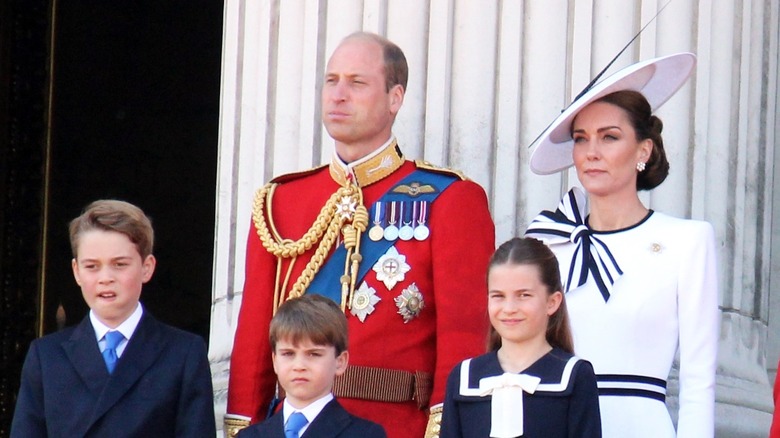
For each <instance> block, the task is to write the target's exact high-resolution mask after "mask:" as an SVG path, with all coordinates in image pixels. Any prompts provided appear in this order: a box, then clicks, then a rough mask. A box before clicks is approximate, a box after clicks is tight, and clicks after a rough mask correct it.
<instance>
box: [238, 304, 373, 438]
mask: <svg viewBox="0 0 780 438" xmlns="http://www.w3.org/2000/svg"><path fill="white" fill-rule="evenodd" d="M269 338H270V341H271V348H272V350H273V351H272V352H271V355H272V359H273V365H274V371H275V372H276V377H277V378H278V379H279V384H280V385H281V386H282V388H284V391H285V393H286V397H285V399H284V405H283V407H282V409H280V410H279V412H277V413H276V414H275V415H273V416H272V417H271V418H269V419H267V420H265V421H264V422H262V423H260V424H257V425H254V426H249V427H247V428H245V429H243V430H242V431H240V432H239V433H238V438H252V437H280V438H281V437H285V438H290V437H293V438H298V437H303V438H385V436H386V435H385V431H384V429H383V428H382V426H380V425H378V424H376V423H373V422H371V421H368V420H364V419H362V418H359V417H356V416H354V415H351V414H350V413H348V412H347V411H346V410H345V409H344V408H342V407H341V405H340V404H339V402H338V401H336V399H335V398H334V397H333V394H332V390H333V381H334V380H335V378H336V376H340V375H342V374H343V373H344V371H345V370H346V368H347V362H348V361H349V353H348V352H347V319H346V317H345V316H344V313H343V312H342V311H341V309H340V308H339V306H338V305H337V304H336V303H334V302H333V301H332V300H330V299H328V298H325V297H323V296H321V295H315V294H306V295H303V296H302V297H300V298H292V299H289V300H287V301H286V302H285V303H284V304H282V305H281V306H280V307H279V310H278V311H277V312H276V315H274V317H273V319H272V320H271V328H270V330H269ZM294 423H297V427H293V424H294ZM290 429H293V430H290Z"/></svg>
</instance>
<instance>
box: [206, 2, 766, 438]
mask: <svg viewBox="0 0 780 438" xmlns="http://www.w3.org/2000/svg"><path fill="white" fill-rule="evenodd" d="M665 3H666V2H665V1H662V0H576V1H572V0H545V1H535V0H525V1H523V0H486V1H474V0H428V1H419V0H290V1H287V0H283V1H282V0H226V2H225V34H224V53H223V77H222V103H221V120H220V127H221V128H220V152H219V158H220V160H219V185H218V187H217V190H218V209H217V211H218V217H217V230H216V235H215V245H216V251H215V278H214V293H213V296H214V306H213V314H212V331H211V343H210V357H211V361H212V370H213V373H214V384H215V392H216V396H217V397H216V398H217V404H218V407H217V416H218V419H219V420H221V415H222V412H224V403H225V391H226V387H227V378H228V372H229V369H228V365H229V356H230V352H231V349H232V337H233V332H234V330H235V324H236V317H237V312H238V307H239V305H240V300H241V288H242V287H243V281H244V266H243V263H244V251H245V245H246V237H247V232H248V228H249V218H250V208H251V203H252V196H253V193H254V191H255V190H256V189H257V188H259V187H261V186H262V185H263V184H264V183H265V182H266V181H267V180H269V179H270V178H272V177H273V176H275V175H278V174H281V173H285V172H290V171H295V170H302V169H305V168H308V167H311V166H314V165H317V164H320V163H322V162H326V161H327V160H328V159H329V157H330V154H331V153H332V150H333V142H332V140H331V139H330V138H329V137H328V135H327V132H326V131H325V130H324V129H323V127H322V125H321V123H320V118H321V113H320V99H319V95H320V90H321V87H322V75H323V71H324V68H325V63H326V62H327V59H328V57H329V56H330V54H331V52H332V51H333V49H334V48H335V47H336V45H337V44H338V42H339V41H340V40H341V38H343V37H344V36H346V35H348V34H349V33H352V32H354V31H357V30H367V31H372V32H377V33H380V34H383V35H386V36H387V37H388V38H390V39H391V40H393V41H394V42H396V43H397V44H399V46H401V48H402V49H403V50H404V52H405V54H406V56H407V59H408V61H409V66H410V75H409V86H408V89H407V94H406V96H405V103H404V106H403V107H402V109H401V112H400V113H399V115H398V118H397V120H396V124H395V128H394V131H395V134H396V135H397V137H398V139H399V143H400V144H401V145H402V147H403V150H404V152H405V153H406V155H407V157H408V158H412V159H416V158H423V159H427V160H429V161H432V162H434V163H436V164H440V165H446V166H451V167H454V168H458V169H460V170H463V171H465V173H466V174H467V175H469V176H470V177H471V178H472V179H474V180H475V181H477V182H478V183H480V184H481V185H483V186H484V187H485V189H486V191H487V193H488V196H489V200H490V203H491V209H492V212H493V216H494V219H495V222H496V231H497V240H498V242H499V243H500V242H502V241H504V240H506V239H508V238H509V237H511V236H514V235H518V234H520V233H522V231H523V230H524V229H525V226H526V225H527V224H528V222H529V221H530V219H531V218H532V217H533V216H534V215H535V214H536V213H537V212H538V211H539V210H541V209H549V208H553V207H554V206H555V205H556V204H557V202H558V199H559V197H560V195H561V194H562V192H564V191H565V190H566V189H567V188H568V187H569V186H570V185H574V184H578V182H577V179H576V174H575V173H574V172H573V171H569V172H565V173H564V174H561V175H552V176H544V177H542V176H537V175H533V174H531V173H530V171H529V170H528V166H527V162H528V158H529V150H528V149H527V146H528V145H529V144H530V143H531V142H532V141H533V140H534V139H535V138H536V136H537V135H538V134H539V133H540V132H541V131H542V130H543V129H544V128H545V127H546V126H547V125H548V124H549V123H550V122H551V121H552V120H553V119H554V118H555V116H556V115H557V114H558V113H559V112H560V111H561V110H562V109H563V108H564V107H565V106H566V105H567V104H568V103H569V102H570V101H571V99H572V98H573V96H575V95H576V94H578V93H579V92H580V90H582V88H583V87H584V86H585V85H586V84H587V83H588V82H589V81H590V79H591V78H592V77H593V76H594V75H595V74H596V73H597V72H598V71H599V70H601V68H602V67H604V66H605V65H606V64H607V63H608V62H609V61H610V60H611V59H612V57H613V56H614V55H615V54H616V53H617V52H618V51H619V50H620V49H621V48H622V47H623V46H624V45H625V44H626V43H627V42H628V41H629V40H630V39H631V37H633V36H634V34H635V33H636V32H638V30H639V28H640V27H641V26H642V25H644V24H645V23H647V22H649V21H650V20H651V18H652V17H653V16H654V15H656V13H657V12H658V10H659V9H660V8H661V7H662V6H663V5H664V4H665ZM779 8H780V6H778V4H777V2H774V1H765V0H711V1H710V0H708V1H697V0H686V1H679V0H678V1H673V2H671V3H670V4H669V5H668V7H667V8H666V10H664V11H663V12H662V13H661V14H660V15H659V16H658V18H657V19H656V21H654V22H653V23H652V24H651V25H650V26H648V27H647V29H646V30H645V31H644V33H643V34H642V35H641V36H640V37H639V38H638V39H637V41H635V42H634V43H633V44H632V45H631V46H630V47H629V49H628V50H627V51H626V52H625V53H624V54H623V55H622V56H621V57H620V58H619V59H618V60H617V61H616V63H615V65H614V66H613V68H612V69H610V72H614V71H616V70H617V69H619V68H621V67H624V66H626V65H628V64H631V63H633V62H637V61H639V60H644V59H649V58H652V57H655V56H661V55H667V54H671V53H674V52H679V51H691V52H694V53H696V54H697V57H698V65H697V69H696V72H695V75H694V77H692V79H691V80H690V81H689V82H688V83H687V84H686V85H685V86H684V87H683V88H682V89H681V90H680V92H678V93H677V95H675V96H674V97H673V98H672V99H671V100H670V101H669V102H668V103H667V104H666V105H664V107H663V108H662V109H661V110H660V111H659V115H660V117H661V118H662V119H663V120H664V124H665V129H664V139H665V144H666V145H667V148H668V153H669V157H670V161H671V166H672V169H671V174H670V176H669V178H668V179H667V181H666V182H664V184H663V185H661V186H660V187H659V188H657V189H655V190H653V191H652V192H650V193H643V194H642V195H641V196H642V199H643V201H644V202H645V203H646V204H647V205H648V206H650V207H651V208H654V209H656V210H659V211H663V212H666V213H669V214H672V215H675V216H679V217H686V218H695V219H702V220H706V221H709V222H710V223H712V225H713V227H714V229H715V235H716V239H717V248H718V261H719V268H720V303H721V308H722V317H723V319H722V325H721V341H720V352H719V359H718V360H719V362H718V364H719V366H718V379H717V385H718V386H717V390H716V398H717V406H716V409H717V413H718V415H717V416H716V419H717V420H716V421H717V424H716V430H717V435H718V436H723V437H764V436H766V432H767V430H768V427H769V420H770V416H771V411H772V401H771V397H770V394H771V381H770V379H769V378H768V376H767V369H769V370H770V375H771V376H772V377H774V372H775V368H776V364H777V359H778V355H780V336H779V335H777V334H776V333H778V334H780V289H779V288H778V285H779V284H780V274H778V272H780V268H779V267H780V261H778V260H780V256H778V254H780V232H778V230H779V229H780V226H778V224H780V195H778V193H780V170H779V169H780V166H776V165H775V162H776V161H777V158H776V157H777V156H780V151H778V148H780V145H778V141H777V137H776V134H775V132H776V131H777V129H778V128H780V122H778V119H779V118H780V117H778V114H777V94H778V66H779V65H780V62H779V61H778V32H780V25H778V21H779V20H778V15H779V14H778V9H779ZM467 231H468V230H465V231H464V238H467V234H468V233H467ZM772 288H774V289H775V290H777V292H775V293H774V294H771V293H770V290H771V289H772ZM768 328H769V329H768ZM258 335H259V336H262V335H264V334H258ZM676 385H677V381H676V374H675V375H673V376H672V378H671V379H670V397H669V405H670V407H672V408H676V403H677V400H676ZM672 410H673V411H675V409H672Z"/></svg>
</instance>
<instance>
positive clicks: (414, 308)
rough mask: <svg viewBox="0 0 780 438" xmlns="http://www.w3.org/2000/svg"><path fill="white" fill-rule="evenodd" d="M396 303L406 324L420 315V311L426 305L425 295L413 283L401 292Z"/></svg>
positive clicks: (396, 298)
mask: <svg viewBox="0 0 780 438" xmlns="http://www.w3.org/2000/svg"><path fill="white" fill-rule="evenodd" d="M395 305H396V307H398V314H399V315H401V316H403V317H404V324H406V323H408V322H409V321H411V320H413V319H414V318H416V317H417V316H418V315H420V311H421V310H422V309H423V307H425V301H423V295H422V293H420V290H419V289H418V288H417V285H416V284H415V283H412V284H410V285H409V287H407V288H406V289H404V290H403V291H402V292H401V295H398V296H397V297H395Z"/></svg>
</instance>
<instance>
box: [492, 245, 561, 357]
mask: <svg viewBox="0 0 780 438" xmlns="http://www.w3.org/2000/svg"><path fill="white" fill-rule="evenodd" d="M502 265H529V266H536V268H537V269H538V271H539V279H540V280H541V281H542V283H543V284H544V285H545V286H547V294H548V295H549V294H552V293H554V292H557V291H563V286H562V285H561V274H560V271H558V260H557V259H556V258H555V254H553V253H552V251H550V248H548V247H547V245H545V244H544V243H542V242H540V241H539V240H536V239H533V238H529V237H515V238H513V239H511V240H508V241H506V242H504V243H503V244H502V245H501V246H499V247H498V249H497V250H496V252H495V253H493V256H492V257H491V258H490V263H489V264H488V275H490V270H491V269H493V267H495V266H502ZM546 338H547V342H548V343H549V344H550V345H551V346H553V347H557V348H560V349H561V350H563V351H566V352H568V353H571V354H574V342H573V341H572V336H571V328H570V327H569V312H568V311H567V310H566V299H565V297H564V298H562V299H561V305H560V306H559V307H558V310H556V311H555V313H553V314H552V315H550V319H549V320H548V321H547V333H546ZM500 347H501V336H500V335H499V334H498V332H497V331H496V329H495V328H493V326H491V327H490V331H489V332H488V351H496V350H498V349H499V348H500Z"/></svg>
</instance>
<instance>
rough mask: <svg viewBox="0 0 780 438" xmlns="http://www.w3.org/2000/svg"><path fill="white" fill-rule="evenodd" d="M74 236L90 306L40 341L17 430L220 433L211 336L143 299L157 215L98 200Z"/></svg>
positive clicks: (39, 433)
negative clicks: (173, 320) (173, 321)
mask: <svg viewBox="0 0 780 438" xmlns="http://www.w3.org/2000/svg"><path fill="white" fill-rule="evenodd" d="M70 242H71V248H72V250H73V261H72V267H73V275H74V277H75V278H76V283H78V285H79V286H80V287H81V292H82V295H83V296H84V300H85V301H86V302H87V305H88V306H89V308H90V312H89V315H88V316H87V317H85V318H84V320H83V321H82V322H81V323H80V324H79V325H77V326H75V327H71V328H67V329H65V330H62V331H60V332H57V333H53V334H51V335H48V336H44V337H42V338H40V339H37V340H35V341H33V343H32V344H31V345H30V349H29V351H28V352H27V358H26V359H25V362H24V368H23V370H22V382H21V389H20V391H19V397H18V399H17V402H16V410H15V412H14V418H13V423H12V425H11V437H12V438H22V437H76V436H78V437H112V438H116V437H152V436H153V437H174V436H176V437H179V436H180V437H209V438H213V437H214V436H215V435H216V430H215V421H214V408H213V394H212V387H211V374H210V371H209V363H208V359H207V357H206V348H205V343H204V342H203V340H202V339H201V338H200V337H198V336H196V335H194V334H191V333H187V332H184V331H182V330H178V329H176V328H173V327H170V326H167V325H165V324H163V323H161V322H158V321H157V320H156V319H154V318H153V317H152V316H151V315H150V314H149V313H148V312H146V311H145V310H144V308H143V306H142V305H141V304H140V303H139V301H138V300H139V298H140V296H141V289H142V286H143V284H144V283H146V282H147V281H149V279H151V278H152V274H153V273H154V268H155V265H156V260H155V258H154V256H153V255H152V246H153V242H154V232H153V230H152V225H151V222H150V221H149V219H148V218H147V217H146V215H144V213H143V211H141V210H140V209H139V208H138V207H136V206H134V205H132V204H128V203H126V202H122V201H114V200H101V201H95V202H93V203H92V204H90V205H89V206H87V208H86V210H85V211H84V213H83V214H82V215H81V216H79V217H77V218H76V219H74V220H73V221H72V222H71V223H70Z"/></svg>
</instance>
